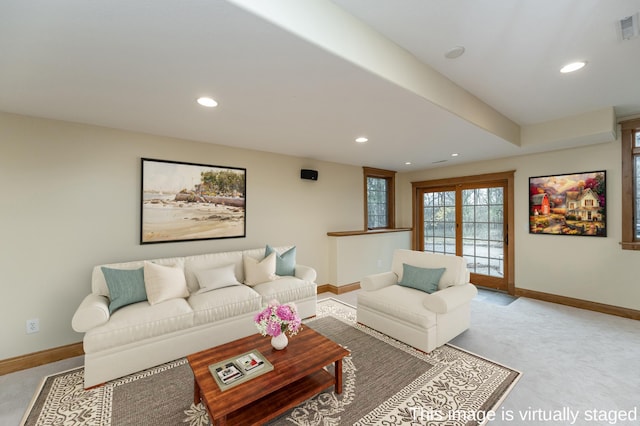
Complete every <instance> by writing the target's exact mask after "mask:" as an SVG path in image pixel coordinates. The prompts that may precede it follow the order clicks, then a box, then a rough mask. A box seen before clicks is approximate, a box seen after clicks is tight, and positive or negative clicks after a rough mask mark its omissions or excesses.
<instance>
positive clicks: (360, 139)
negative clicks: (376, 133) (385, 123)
mask: <svg viewBox="0 0 640 426" xmlns="http://www.w3.org/2000/svg"><path fill="white" fill-rule="evenodd" d="M368 141H369V139H367V138H365V137H364V136H360V137H359V138H356V142H358V143H365V142H368Z"/></svg>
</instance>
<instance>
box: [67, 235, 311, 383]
mask: <svg viewBox="0 0 640 426" xmlns="http://www.w3.org/2000/svg"><path fill="white" fill-rule="evenodd" d="M290 248H291V247H276V248H275V249H274V250H275V251H276V252H277V253H278V254H283V253H285V252H286V251H288V250H289V249H290ZM293 250H295V248H293ZM293 253H294V255H295V251H294V252H293ZM247 256H248V257H250V258H251V259H255V260H261V259H263V258H264V257H265V249H264V248H261V249H252V250H245V251H233V252H224V253H210V254H202V255H195V256H187V257H174V258H165V259H155V260H152V261H147V263H146V266H145V261H134V262H125V263H115V264H108V265H98V266H96V267H95V268H94V269H93V274H92V281H91V294H89V295H88V296H86V298H85V299H84V300H83V301H82V303H81V304H80V306H79V307H78V309H77V311H76V313H75V315H74V317H73V320H72V326H73V329H74V330H75V331H78V332H84V333H85V335H84V339H83V346H84V352H85V376H84V385H85V387H86V388H89V387H92V386H95V385H98V384H101V383H104V382H106V381H108V380H111V379H114V378H118V377H122V376H125V375H127V374H131V373H134V372H137V371H140V370H143V369H146V368H149V367H152V366H155V365H159V364H162V363H165V362H168V361H172V360H175V359H178V358H180V357H183V356H186V355H188V354H191V353H194V352H198V351H200V350H203V349H206V348H210V347H213V346H216V345H219V344H222V343H226V342H229V341H232V340H235V339H238V338H241V337H245V336H248V335H250V334H253V333H256V332H257V329H256V327H255V324H254V322H253V316H254V315H255V314H256V313H257V312H258V311H259V310H260V309H261V308H262V307H263V306H264V305H266V303H267V302H269V301H270V300H272V299H276V300H278V301H279V302H280V303H288V302H294V303H295V304H296V306H297V308H298V312H299V314H300V317H301V318H307V317H311V316H314V315H315V314H316V293H317V288H316V283H315V279H316V271H315V270H314V269H313V268H311V267H308V266H303V265H297V264H296V265H295V276H277V277H275V279H273V280H272V281H270V280H267V281H266V282H263V283H252V284H253V285H252V286H249V285H245V284H235V285H230V286H225V287H222V288H216V289H214V290H209V291H208V290H207V289H201V284H202V283H200V282H199V280H198V278H199V277H200V278H201V280H203V279H202V276H203V274H204V273H205V272H206V273H209V274H212V273H213V274H215V273H218V271H223V270H226V271H229V270H230V269H232V270H233V272H230V273H231V274H232V275H235V278H236V279H237V281H238V282H239V283H244V282H245V266H244V261H243V259H245V258H246V257H247ZM149 262H151V263H152V264H153V265H150V264H149ZM252 263H253V262H252ZM157 265H161V266H157ZM229 265H233V266H229ZM167 266H172V267H173V268H172V269H169V268H166V267H167ZM102 267H107V268H110V269H111V270H117V271H118V272H120V271H121V270H134V269H138V268H141V267H143V268H146V267H149V268H161V269H162V268H163V267H164V268H166V269H167V270H169V271H170V272H171V273H177V274H178V275H180V274H182V273H183V274H184V281H186V283H185V284H186V287H187V290H185V292H184V294H179V295H177V297H172V298H170V299H169V300H164V301H161V302H159V303H154V304H151V297H150V298H149V300H144V301H140V302H137V303H133V304H129V305H126V306H124V307H121V308H119V309H117V310H115V311H114V312H113V313H110V312H109V303H110V295H109V287H108V285H107V283H106V280H105V275H104V273H103V269H102ZM175 269H177V271H176V270H175ZM146 270H147V269H145V271H146ZM152 270H154V269H150V271H152ZM203 271H204V272H203ZM126 273H128V272H126ZM147 275H151V274H147V273H145V276H144V279H145V280H147V278H148V276H147ZM180 279H181V277H178V281H179V280H180ZM144 285H145V286H146V285H147V282H146V281H145V284H144ZM147 293H148V291H147Z"/></svg>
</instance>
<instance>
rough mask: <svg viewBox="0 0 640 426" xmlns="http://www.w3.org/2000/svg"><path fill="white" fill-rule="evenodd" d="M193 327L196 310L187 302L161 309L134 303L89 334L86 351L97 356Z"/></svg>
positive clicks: (176, 301)
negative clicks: (102, 352)
mask: <svg viewBox="0 0 640 426" xmlns="http://www.w3.org/2000/svg"><path fill="white" fill-rule="evenodd" d="M192 326H193V310H192V309H191V307H190V306H189V304H188V303H187V301H186V300H185V299H171V300H167V301H166V302H163V303H159V304H157V305H149V303H148V302H139V303H134V304H132V305H128V306H125V307H123V308H120V309H118V310H117V311H116V312H114V313H113V315H111V318H109V322H107V323H106V324H104V325H101V326H99V327H96V328H94V329H92V330H89V331H87V333H86V334H85V336H84V342H83V344H84V351H85V352H86V353H93V352H97V351H101V350H104V349H109V348H113V347H118V346H122V345H126V344H128V343H133V342H138V341H140V340H144V339H148V338H152V337H157V336H162V335H165V334H167V333H171V332H174V331H178V330H184V329H187V328H189V327H192Z"/></svg>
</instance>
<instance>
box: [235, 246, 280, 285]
mask: <svg viewBox="0 0 640 426" xmlns="http://www.w3.org/2000/svg"><path fill="white" fill-rule="evenodd" d="M243 262H244V283H245V284H246V285H249V286H252V287H253V286H254V285H256V284H260V283H264V282H266V281H272V280H274V279H275V278H276V254H275V252H274V253H271V254H270V255H269V256H267V257H265V258H264V259H262V260H258V259H255V258H253V257H251V256H248V255H244V256H243Z"/></svg>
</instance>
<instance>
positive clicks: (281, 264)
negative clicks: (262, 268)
mask: <svg viewBox="0 0 640 426" xmlns="http://www.w3.org/2000/svg"><path fill="white" fill-rule="evenodd" d="M273 252H275V253H276V275H279V276H281V277H283V276H294V275H295V274H296V246H293V247H291V248H290V249H289V250H287V251H285V252H284V253H282V254H280V253H278V252H276V251H275V250H274V249H273V247H271V246H270V245H269V244H267V248H266V249H265V251H264V256H265V257H267V256H269V255H270V254H271V253H273Z"/></svg>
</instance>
